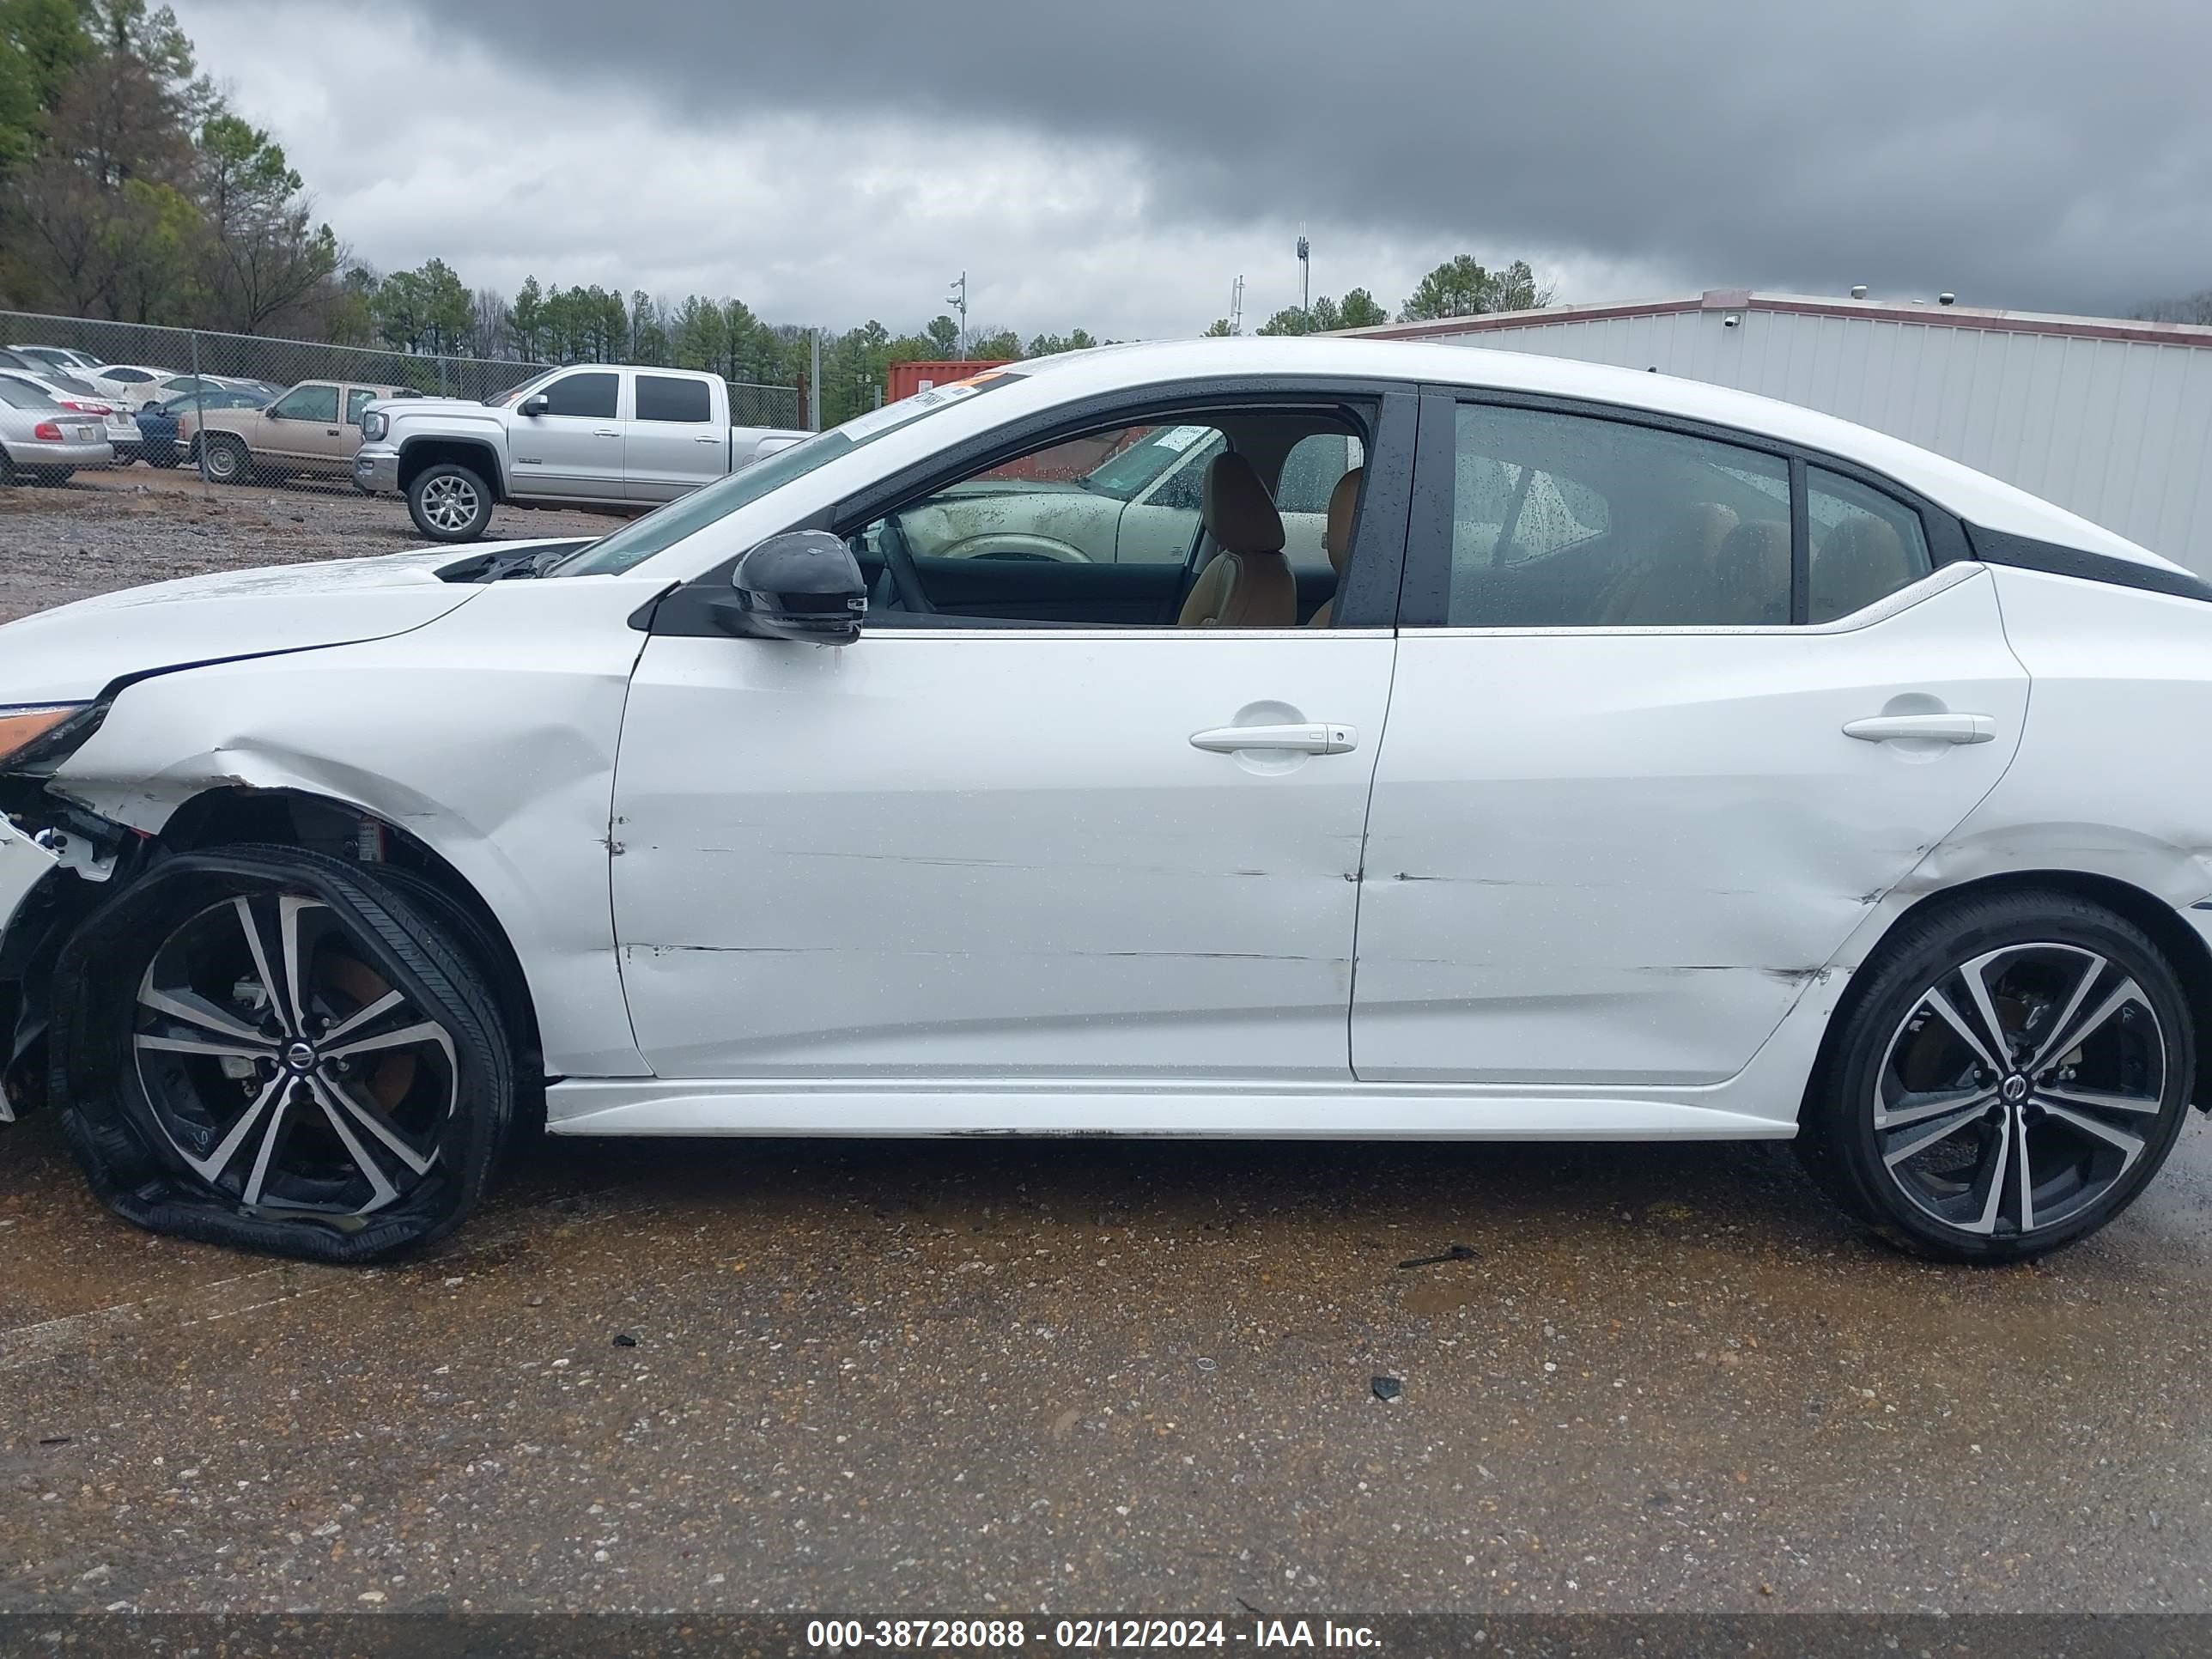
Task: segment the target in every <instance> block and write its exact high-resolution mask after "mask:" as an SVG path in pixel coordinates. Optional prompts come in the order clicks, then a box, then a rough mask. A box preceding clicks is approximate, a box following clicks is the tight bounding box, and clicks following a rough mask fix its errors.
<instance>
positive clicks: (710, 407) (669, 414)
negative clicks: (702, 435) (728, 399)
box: [637, 374, 714, 421]
mask: <svg viewBox="0 0 2212 1659" xmlns="http://www.w3.org/2000/svg"><path fill="white" fill-rule="evenodd" d="M637 418H638V419H639V420H641V421H711V420H713V419H714V399H713V398H709V397H708V395H707V383H706V382H705V381H704V380H676V379H674V378H673V377H671V376H670V375H666V374H641V375H639V376H638V377H637Z"/></svg>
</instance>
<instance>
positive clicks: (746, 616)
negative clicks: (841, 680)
mask: <svg viewBox="0 0 2212 1659" xmlns="http://www.w3.org/2000/svg"><path fill="white" fill-rule="evenodd" d="M730 586H731V587H732V589H733V590H734V593H735V597H734V598H732V599H725V600H722V601H720V603H718V604H717V605H715V606H714V616H715V619H716V620H717V621H718V622H719V623H720V624H721V625H722V627H723V628H725V629H727V630H728V631H729V632H730V633H732V634H736V635H742V636H744V637H746V638H750V639H757V640H805V641H811V642H812V643H814V644H816V645H850V644H851V643H852V642H853V641H854V640H857V639H859V638H860V623H861V620H862V618H864V617H866V615H867V611H868V587H867V583H866V580H864V579H863V578H862V576H861V574H860V561H859V560H858V559H855V558H854V556H853V550H852V549H851V548H849V547H848V546H846V545H845V544H844V543H843V542H842V540H840V539H839V538H837V537H835V536H833V535H831V534H830V533H829V532H828V531H826V530H789V531H786V532H784V533H783V534H781V535H780V536H771V537H769V538H768V539H767V540H766V541H764V542H763V543H761V544H759V545H758V546H757V547H755V548H753V549H751V550H750V551H748V552H746V553H745V554H744V555H743V556H740V557H739V558H738V562H737V564H736V566H735V567H734V568H732V570H731V572H730Z"/></svg>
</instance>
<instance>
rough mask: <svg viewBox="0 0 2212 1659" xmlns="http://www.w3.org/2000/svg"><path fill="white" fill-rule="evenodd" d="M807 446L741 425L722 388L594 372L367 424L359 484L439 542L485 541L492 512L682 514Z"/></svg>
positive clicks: (395, 411) (547, 376)
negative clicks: (674, 505)
mask: <svg viewBox="0 0 2212 1659" xmlns="http://www.w3.org/2000/svg"><path fill="white" fill-rule="evenodd" d="M805 436H806V435H805V433H803V432H794V431H790V430H787V429H785V428H780V427H733V426H732V425H731V424H730V389H729V386H727V384H726V382H724V380H722V378H721V377H720V375H717V374H698V373H696V372H694V371H692V370H689V369H680V368H629V367H626V366H623V365H621V364H609V363H586V364H582V365H579V366H577V367H574V368H556V369H549V370H548V371H547V372H546V373H544V374H541V375H539V376H538V378H537V379H535V380H526V381H525V382H524V383H523V384H522V385H520V386H515V387H513V388H512V389H510V390H508V391H506V392H501V393H499V394H498V395H497V396H496V397H493V398H486V399H485V400H484V401H483V402H482V403H472V402H470V401H469V400H467V399H465V398H412V399H410V400H409V401H408V402H407V403H405V404H400V405H396V406H392V407H389V408H386V407H379V408H374V409H372V410H369V411H368V418H367V420H366V421H365V422H364V423H363V430H362V447H361V451H360V453H358V454H357V455H356V456H355V458H354V482H355V483H357V484H359V485H360V486H361V487H362V489H365V490H368V491H371V492H382V493H385V494H397V495H404V496H405V497H406V500H407V511H408V513H409V514H410V516H411V517H412V518H413V519H414V520H415V527H416V529H417V530H419V531H421V532H422V533H423V534H424V535H425V536H428V538H430V539H431V540H433V541H438V542H466V541H474V540H475V539H476V538H478V537H479V536H482V535H483V533H484V531H485V530H486V528H487V527H489V525H490V523H491V515H492V509H493V508H494V507H495V506H496V505H498V504H499V503H501V502H502V501H504V502H507V503H510V504H512V505H513V506H516V507H576V506H584V505H590V506H601V507H623V506H629V507H636V506H641V505H645V506H649V505H653V504H657V503H659V502H661V501H672V500H674V499H675V498H676V497H677V496H678V495H684V494H685V493H687V492H688V491H690V490H693V489H697V488H698V487H699V486H700V485H702V484H703V483H711V482H713V481H714V479H716V478H720V477H723V476H725V475H726V474H728V473H731V472H734V471H738V469H739V468H740V467H744V466H747V465H750V464H751V463H752V462H754V461H756V460H757V459H760V458H761V457H762V456H763V455H767V454H772V453H775V451H777V450H779V449H784V448H787V447H790V446H791V445H793V444H795V443H797V442H799V441H800V440H801V439H803V438H805Z"/></svg>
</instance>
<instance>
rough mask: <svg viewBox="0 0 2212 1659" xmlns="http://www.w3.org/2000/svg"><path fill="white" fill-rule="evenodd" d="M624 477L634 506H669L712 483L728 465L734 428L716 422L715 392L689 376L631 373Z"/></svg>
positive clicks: (624, 451)
mask: <svg viewBox="0 0 2212 1659" xmlns="http://www.w3.org/2000/svg"><path fill="white" fill-rule="evenodd" d="M629 379H630V418H629V420H628V421H626V422H623V478H624V479H625V480H626V481H627V494H628V495H629V499H630V500H632V501H673V500H674V499H675V498H676V497H677V496H678V495H684V494H686V493H688V492H689V491H691V490H694V489H698V488H699V486H700V485H702V484H705V483H713V482H714V480H715V479H717V478H719V477H721V476H722V473H723V471H724V469H725V468H726V466H727V465H728V464H729V453H730V429H729V428H728V427H726V426H725V425H724V424H722V422H720V421H717V420H716V419H715V418H714V388H713V387H711V386H708V384H707V382H706V381H705V380H701V379H698V378H696V377H695V376H692V375H686V374H654V373H653V372H652V371H651V370H649V369H638V370H635V371H634V372H632V373H631V374H630V376H629Z"/></svg>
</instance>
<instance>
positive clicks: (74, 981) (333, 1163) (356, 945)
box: [52, 847, 515, 1262]
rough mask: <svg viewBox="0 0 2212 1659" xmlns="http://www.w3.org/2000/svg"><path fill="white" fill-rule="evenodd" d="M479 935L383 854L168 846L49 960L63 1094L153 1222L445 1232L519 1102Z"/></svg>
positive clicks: (72, 1132)
mask: <svg viewBox="0 0 2212 1659" xmlns="http://www.w3.org/2000/svg"><path fill="white" fill-rule="evenodd" d="M475 955H476V950H475V947H474V946H473V945H472V944H471V939H470V938H469V936H468V935H467V934H466V933H464V932H463V931H462V930H459V929H458V928H456V927H454V926H453V924H452V922H451V921H450V919H449V917H448V915H446V914H445V913H444V912H442V911H441V908H440V907H438V906H435V905H432V904H428V903H425V902H423V901H422V899H421V898H420V897H419V896H417V895H416V893H415V892H413V891H412V890H410V888H409V886H408V885H407V884H404V883H402V882H398V881H386V880H384V879H381V878H380V877H379V876H378V875H377V874H376V873H374V871H373V869H371V868H365V867H363V866H357V865H349V864H346V863H343V862H341V861H339V860H335V859H330V858H325V857H322V856H320V855H319V854H312V853H307V852H302V851H300V850H297V849H295V848H275V847H239V848H225V849H221V850H217V851H214V852H208V853H197V854H183V855H180V856H179V857H175V858H172V859H170V860H167V861H166V862H164V863H161V864H160V865H157V866H155V867H154V868H153V869H151V870H150V871H149V872H147V873H146V874H145V875H144V876H143V877H142V878H139V879H138V880H137V881H136V882H134V883H133V884H131V886H130V887H129V888H128V889H126V890H125V891H123V892H122V893H119V894H118V895H117V896H115V897H114V898H113V899H111V900H110V901H109V902H107V903H106V905H104V906H103V907H102V908H100V910H98V911H97V912H95V913H94V915H92V916H91V917H90V918H89V919H88V921H86V923H85V925H84V926H83V927H82V928H81V929H80V930H79V932H78V933H76V936H75V937H74V938H72V939H71V940H70V943H69V945H68V946H67V947H66V948H65V949H64V951H63V954H62V957H61V960H60V961H59V963H58V964H57V966H56V969H55V983H56V984H57V985H66V986H70V987H74V994H73V995H72V996H70V997H69V998H67V999H64V1000H61V1006H58V1007H57V1009H56V1011H55V1014H54V1024H53V1030H52V1053H53V1056H54V1077H53V1088H52V1096H53V1098H54V1099H55V1100H56V1101H58V1103H60V1104H61V1107H62V1110H63V1127H64V1132H65V1133H66V1134H67V1135H68V1138H69V1141H70V1147H71V1149H72V1150H73V1151H74V1152H75V1153H76V1157H77V1160H78V1162H79V1163H80V1164H82V1167H83V1169H84V1170H85V1173H86V1175H87V1176H88V1178H89V1179H90V1181H91V1183H92V1186H93V1188H94V1192H95V1193H97V1194H98V1195H99V1196H100V1199H101V1200H103V1201H104V1202H106V1204H107V1206H109V1207H110V1208H111V1209H112V1210H114V1211H115V1212H117V1213H118V1214H119V1215H121V1216H123V1217H124V1218H125V1219H127V1220H130V1221H132V1222H135V1223H137V1225H140V1226H143V1227H146V1228H149V1229H151V1230H152V1231H156V1232H163V1233H172V1234H176V1235H179V1236H181V1237H188V1238H197V1239H201V1240H204V1241H207V1242H210V1243H222V1244H231V1245H240V1246H244V1247H246V1248H249V1249H263V1250H269V1251H273V1252H276V1253H278V1254H282V1255H293V1256H301V1257H305V1258H308V1259H311V1260H316V1261H337V1262H361V1261H375V1260H378V1259H380V1258H382V1257H385V1256H388V1255H392V1254H394V1253H395V1252H398V1251H400V1250H404V1249H410V1248H413V1247H416V1246H419V1245H422V1244H424V1243H429V1242H431V1241H432V1240H435V1239H436V1238H439V1237H443V1236H444V1235H445V1234H446V1233H447V1232H449V1231H452V1230H453V1228H454V1227H456V1226H458V1225H459V1224H460V1222H461V1221H462V1220H463V1218H465V1217H466V1216H467V1215H468V1213H469V1212H470V1211H471V1210H472V1209H473V1208H474V1207H475V1206H476V1204H477V1201H478V1200H480V1199H481V1198H482V1197H483V1192H484V1189H485V1187H486V1185H487V1183H488V1182H489V1179H490V1175H491V1171H492V1169H493V1167H494V1164H495V1160H496V1158H497V1156H498V1153H499V1151H500V1148H501V1144H502V1143H503V1142H504V1140H505V1139H506V1138H507V1131H508V1126H509V1123H510V1121H511V1120H512V1117H513V1102H514V1096H515V1079H514V1076H513V1065H512V1061H511V1059H510V1056H511V1055H512V1054H513V1052H514V1049H513V1043H512V1041H511V1038H510V1035H509V1033H508V1032H507V1030H506V1020H505V1017H504V1016H503V1015H502V1013H501V1007H500V1000H499V997H498V994H497V993H496V992H495V989H494V987H493V986H492V983H491V981H490V980H489V977H488V971H489V969H488V966H487V964H484V963H479V962H477V960H475Z"/></svg>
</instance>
